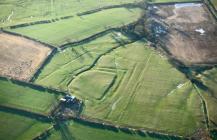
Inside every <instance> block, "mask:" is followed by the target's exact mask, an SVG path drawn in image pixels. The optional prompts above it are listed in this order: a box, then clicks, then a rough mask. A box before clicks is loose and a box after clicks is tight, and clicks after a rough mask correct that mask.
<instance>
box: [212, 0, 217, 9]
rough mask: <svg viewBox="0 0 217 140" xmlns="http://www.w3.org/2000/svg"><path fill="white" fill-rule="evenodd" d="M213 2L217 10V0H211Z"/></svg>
mask: <svg viewBox="0 0 217 140" xmlns="http://www.w3.org/2000/svg"><path fill="white" fill-rule="evenodd" d="M211 2H212V4H213V5H214V6H215V9H216V10H217V0H211Z"/></svg>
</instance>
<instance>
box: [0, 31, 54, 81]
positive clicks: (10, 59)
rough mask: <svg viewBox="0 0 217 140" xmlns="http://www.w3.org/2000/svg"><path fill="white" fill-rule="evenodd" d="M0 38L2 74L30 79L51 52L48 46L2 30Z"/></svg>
mask: <svg viewBox="0 0 217 140" xmlns="http://www.w3.org/2000/svg"><path fill="white" fill-rule="evenodd" d="M0 38H1V39H0V46H1V47H0V75H1V76H8V77H12V78H15V79H19V80H29V79H30V78H31V77H32V76H33V74H34V73H35V72H36V70H37V69H38V67H40V65H41V64H42V63H43V61H44V60H45V59H46V57H47V56H48V55H49V53H50V52H51V49H50V48H48V47H47V46H45V45H42V44H40V43H37V42H34V41H32V40H29V39H26V38H23V37H19V36H15V35H11V34H7V33H3V32H0ZM18 55H19V56H18Z"/></svg>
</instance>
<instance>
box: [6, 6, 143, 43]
mask: <svg viewBox="0 0 217 140" xmlns="http://www.w3.org/2000/svg"><path fill="white" fill-rule="evenodd" d="M111 16H112V18H111ZM140 16H141V9H139V8H134V9H126V8H114V9H108V10H103V11H100V12H97V13H93V14H90V15H85V16H81V17H74V18H70V19H65V20H61V21H58V22H54V23H48V24H39V25H32V26H27V27H21V28H16V29H10V30H9V31H12V32H16V33H19V34H23V35H26V36H29V37H32V38H35V39H37V40H40V41H42V42H46V43H49V44H52V45H54V46H59V45H62V44H65V43H68V42H73V41H79V40H82V39H84V38H87V37H89V36H91V35H93V34H96V33H99V32H102V31H104V30H106V29H107V28H114V27H119V26H123V25H126V24H129V23H132V22H134V21H136V20H138V18H139V17H140Z"/></svg>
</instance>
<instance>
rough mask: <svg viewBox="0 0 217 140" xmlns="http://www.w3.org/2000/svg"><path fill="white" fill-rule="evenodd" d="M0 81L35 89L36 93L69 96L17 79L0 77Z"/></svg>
mask: <svg viewBox="0 0 217 140" xmlns="http://www.w3.org/2000/svg"><path fill="white" fill-rule="evenodd" d="M0 80H4V81H11V82H12V83H14V84H17V85H20V86H26V87H29V88H32V89H35V90H38V91H42V92H44V91H47V92H48V93H50V94H56V95H63V96H64V95H68V94H69V93H68V92H65V91H61V90H57V89H53V88H49V87H45V86H41V85H38V84H35V83H30V82H26V81H20V80H17V79H12V78H9V77H3V76H0Z"/></svg>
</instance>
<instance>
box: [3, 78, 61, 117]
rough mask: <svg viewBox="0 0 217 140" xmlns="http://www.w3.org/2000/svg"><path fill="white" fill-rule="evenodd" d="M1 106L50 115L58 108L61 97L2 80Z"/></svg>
mask: <svg viewBox="0 0 217 140" xmlns="http://www.w3.org/2000/svg"><path fill="white" fill-rule="evenodd" d="M0 93H1V94H0V106H4V107H10V108H15V109H21V110H24V111H29V112H34V113H38V114H42V115H48V114H49V113H50V111H51V110H52V109H53V108H54V107H55V106H57V104H58V102H59V101H58V98H60V96H59V95H55V94H52V93H48V92H46V91H39V90H36V89H32V88H30V87H28V86H22V85H17V84H14V83H12V82H11V81H6V80H0Z"/></svg>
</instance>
